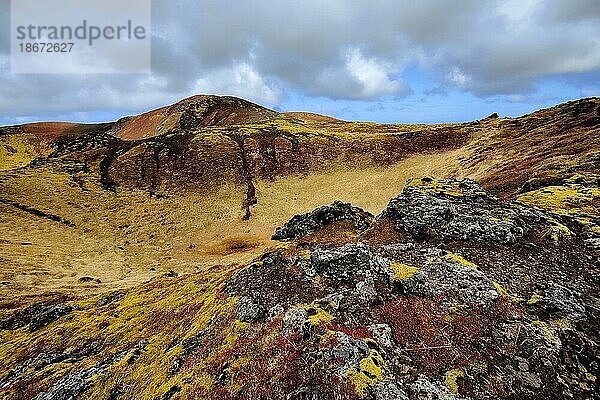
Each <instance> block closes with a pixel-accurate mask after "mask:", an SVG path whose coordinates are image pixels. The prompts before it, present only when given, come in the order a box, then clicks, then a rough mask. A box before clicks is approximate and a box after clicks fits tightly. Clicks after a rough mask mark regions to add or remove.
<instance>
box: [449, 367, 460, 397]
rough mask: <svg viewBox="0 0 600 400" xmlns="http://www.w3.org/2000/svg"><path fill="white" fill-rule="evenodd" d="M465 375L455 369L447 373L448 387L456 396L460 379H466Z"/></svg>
mask: <svg viewBox="0 0 600 400" xmlns="http://www.w3.org/2000/svg"><path fill="white" fill-rule="evenodd" d="M464 376H465V374H464V372H463V371H462V370H461V369H460V368H454V369H451V370H449V371H446V379H445V381H446V387H447V388H448V389H449V390H450V391H451V392H452V393H454V394H458V382H457V380H458V378H462V377H464Z"/></svg>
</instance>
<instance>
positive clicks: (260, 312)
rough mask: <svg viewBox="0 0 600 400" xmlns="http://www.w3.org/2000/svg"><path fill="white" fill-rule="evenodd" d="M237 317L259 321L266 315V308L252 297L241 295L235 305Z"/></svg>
mask: <svg viewBox="0 0 600 400" xmlns="http://www.w3.org/2000/svg"><path fill="white" fill-rule="evenodd" d="M235 312H236V314H237V318H238V319H239V320H240V321H242V322H259V321H261V320H263V319H264V317H265V314H266V313H265V308H264V307H263V306H261V305H260V304H258V302H257V301H256V300H254V299H253V298H251V297H248V296H243V297H241V298H240V299H239V300H238V302H237V303H236V305H235Z"/></svg>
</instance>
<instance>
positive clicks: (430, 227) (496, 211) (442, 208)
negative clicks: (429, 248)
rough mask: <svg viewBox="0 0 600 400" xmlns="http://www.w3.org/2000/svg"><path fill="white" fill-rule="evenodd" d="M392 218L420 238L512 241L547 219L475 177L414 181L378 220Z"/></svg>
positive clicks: (411, 234) (505, 242) (500, 242)
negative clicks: (499, 194)
mask: <svg viewBox="0 0 600 400" xmlns="http://www.w3.org/2000/svg"><path fill="white" fill-rule="evenodd" d="M382 218H389V219H391V220H392V221H393V222H394V224H395V228H396V229H397V230H400V231H403V232H405V233H407V234H408V235H410V236H412V237H413V238H415V239H421V240H423V239H427V238H431V237H439V238H441V239H446V240H448V239H450V240H464V241H474V242H482V243H490V244H511V243H515V242H517V241H518V240H519V239H520V238H522V237H523V236H525V235H526V234H527V233H528V232H529V230H530V229H531V227H532V225H533V224H534V223H536V222H539V221H541V220H542V219H543V214H542V213H541V212H536V211H534V210H532V209H530V208H526V207H522V206H520V205H516V204H512V203H507V202H503V201H500V200H498V199H497V198H496V197H494V196H491V195H488V194H487V193H486V192H485V191H484V190H483V188H481V186H479V185H478V184H477V183H476V182H475V181H472V180H470V179H463V180H455V179H440V180H433V179H429V178H423V179H419V180H412V179H411V180H409V181H408V182H407V184H406V186H405V187H404V189H403V190H402V192H401V193H400V194H399V195H398V196H396V197H395V198H394V199H392V200H391V201H390V203H389V204H388V206H387V208H386V209H385V210H384V211H383V212H382V213H381V214H380V215H379V216H378V217H377V219H382Z"/></svg>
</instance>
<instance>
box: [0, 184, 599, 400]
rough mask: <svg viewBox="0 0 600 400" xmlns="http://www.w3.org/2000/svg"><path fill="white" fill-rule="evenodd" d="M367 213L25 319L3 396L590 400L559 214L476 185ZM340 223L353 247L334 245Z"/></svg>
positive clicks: (585, 290) (592, 387)
mask: <svg viewBox="0 0 600 400" xmlns="http://www.w3.org/2000/svg"><path fill="white" fill-rule="evenodd" d="M332 207H333V209H335V210H338V211H339V210H345V211H343V212H340V213H337V211H335V212H334V211H332ZM323 210H325V211H323ZM336 213H337V214H336ZM357 215H358V216H361V215H362V214H361V213H360V212H359V211H356V209H355V208H354V207H352V206H350V205H339V207H338V205H336V203H334V205H333V206H327V207H326V208H319V209H317V210H315V211H313V212H311V213H307V214H304V215H303V216H296V217H294V218H293V219H292V220H291V221H290V222H289V223H288V224H286V225H285V226H284V227H282V228H280V229H279V232H280V233H281V232H284V233H285V234H284V233H282V237H285V241H286V243H279V244H277V245H276V246H274V247H273V248H271V249H269V250H268V251H266V252H265V253H263V254H262V255H261V256H259V257H257V258H256V259H254V260H252V261H251V262H249V263H248V264H246V265H243V266H229V267H227V266H219V267H214V268H212V269H208V270H206V271H203V272H202V273H198V274H181V275H177V274H176V273H167V274H162V275H160V276H158V277H156V278H155V279H153V280H151V281H150V282H148V283H147V284H145V285H143V286H141V287H140V288H134V289H130V290H127V291H116V292H112V293H108V294H105V295H101V296H98V297H97V298H96V299H93V300H92V301H84V302H80V303H78V307H80V309H79V311H77V313H76V315H75V314H73V318H70V317H64V314H65V313H67V312H69V310H71V311H72V310H73V309H75V308H74V306H70V305H69V304H70V303H66V302H65V299H62V300H61V299H59V300H56V301H54V302H47V303H44V304H38V305H36V306H35V307H32V308H26V309H24V310H22V311H21V312H20V313H17V314H16V315H17V316H15V317H12V319H11V318H8V319H6V320H4V321H3V323H4V327H5V329H11V330H10V331H6V332H2V334H3V335H5V336H3V337H7V338H8V340H10V341H12V342H11V343H15V344H18V345H19V346H18V348H16V349H15V353H14V354H13V353H12V352H7V351H6V347H2V346H0V355H2V356H3V357H4V359H6V360H7V361H6V362H5V364H6V365H7V367H6V368H5V367H3V366H2V365H0V397H2V396H3V395H4V394H5V393H8V395H7V396H4V397H7V398H14V397H15V396H12V397H11V395H12V394H13V393H16V392H17V391H18V390H21V388H23V387H26V388H27V390H28V393H30V395H29V397H28V398H35V399H37V400H55V399H62V398H77V397H89V398H104V397H108V398H111V399H116V398H123V399H134V398H140V397H144V398H145V397H148V398H157V399H164V400H167V399H171V398H172V399H175V398H178V397H181V398H188V397H190V398H192V397H201V398H206V399H230V398H268V399H280V400H283V399H285V400H288V399H313V400H325V399H339V398H342V399H352V400H356V399H368V400H408V399H410V400H413V399H432V400H434V399H435V400H455V399H490V398H494V399H496V398H497V399H513V398H519V399H521V398H522V399H537V398H573V399H593V398H595V397H594V396H596V395H595V394H596V393H597V392H598V383H597V376H598V373H599V369H598V364H597V353H598V351H597V348H598V343H600V338H599V336H598V332H597V329H596V326H597V321H598V318H599V315H598V311H597V297H596V296H597V289H598V285H597V279H596V277H595V275H594V271H596V270H595V268H597V266H596V265H595V264H594V262H593V260H594V259H593V253H591V250H590V249H589V247H587V246H585V244H584V243H583V240H581V238H582V237H584V236H582V235H581V232H580V231H578V230H577V229H573V231H572V233H570V234H569V236H567V237H565V239H564V240H563V241H558V242H556V241H554V240H552V238H550V237H549V235H548V232H549V231H551V229H552V228H553V227H555V226H556V221H552V220H551V218H550V217H549V215H548V214H545V213H544V212H542V211H538V210H535V209H532V208H530V207H528V206H525V205H517V204H513V203H510V202H505V201H501V200H499V199H496V198H494V197H492V196H489V195H488V194H487V193H485V192H484V191H483V190H482V189H481V187H479V185H477V184H476V183H474V182H472V181H469V180H462V181H458V180H441V181H436V180H429V179H422V180H411V181H409V182H408V184H407V188H405V189H404V190H403V191H402V193H401V194H400V195H398V196H397V197H396V198H395V199H393V200H392V201H391V202H390V205H389V206H388V207H387V209H386V210H385V211H384V212H383V213H382V215H380V216H379V217H378V221H375V222H372V223H371V221H370V220H369V219H368V218H366V219H364V220H362V219H359V223H358V225H357V224H356V220H355V219H354V218H355V217H357ZM336 218H343V219H341V220H338V219H336ZM361 218H362V217H361ZM344 220H345V221H351V223H352V226H353V228H350V230H351V231H352V235H345V234H344V235H340V236H341V237H340V238H336V240H333V241H330V240H328V239H329V238H330V236H328V235H332V234H333V235H335V233H336V232H338V231H336V230H335V229H331V230H328V228H327V225H328V224H329V225H331V224H332V223H335V222H339V221H344ZM360 221H363V222H364V223H365V225H361V222H360ZM346 225H348V224H346ZM367 225H368V226H369V229H363V228H364V227H365V226H367ZM573 226H575V225H573ZM283 228H285V229H283ZM321 229H323V231H320V230H321ZM565 229H568V228H565ZM319 232H321V233H324V232H327V234H328V235H325V234H323V235H320V234H319ZM332 232H333V233H332ZM423 232H425V234H423ZM311 233H315V234H314V235H313V236H311V238H310V240H309V239H307V237H306V235H310V234H311ZM423 235H424V236H423ZM323 237H327V239H326V240H323V239H322V238H323ZM579 275H581V276H583V277H584V278H585V279H583V278H582V279H580V278H579V277H578V276H579ZM175 278H176V279H175ZM69 307H70V308H69ZM75 317H76V318H77V319H76V320H75ZM27 324H30V327H29V329H27V327H26V325H27ZM32 327H33V328H32ZM29 330H32V332H29ZM57 332H58V333H60V335H57ZM61 335H62V336H65V337H68V338H76V339H77V340H73V341H70V342H69V343H76V344H74V345H72V346H69V347H66V346H64V345H63V343H62V342H63V339H62V336H61ZM146 339H147V340H148V341H147V342H146V341H145V340H146ZM69 340H71V339H69ZM140 340H142V341H141V342H140ZM80 343H81V345H80ZM136 343H138V345H136ZM147 344H148V345H147ZM146 345H147V346H146ZM3 349H4V352H3ZM148 382H150V383H148ZM17 398H18V397H17Z"/></svg>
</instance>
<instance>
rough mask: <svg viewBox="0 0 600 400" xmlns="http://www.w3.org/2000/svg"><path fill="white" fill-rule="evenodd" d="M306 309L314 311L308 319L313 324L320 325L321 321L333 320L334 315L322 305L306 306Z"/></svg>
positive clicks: (310, 311)
mask: <svg viewBox="0 0 600 400" xmlns="http://www.w3.org/2000/svg"><path fill="white" fill-rule="evenodd" d="M304 309H305V310H306V311H308V312H309V313H312V315H310V316H309V317H308V318H307V319H306V320H307V321H308V322H310V323H311V324H312V325H319V324H321V323H324V322H325V323H326V322H331V320H332V319H333V317H332V316H331V314H329V313H328V312H327V311H325V310H323V309H322V308H321V307H318V306H315V305H311V306H305V307H304Z"/></svg>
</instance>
